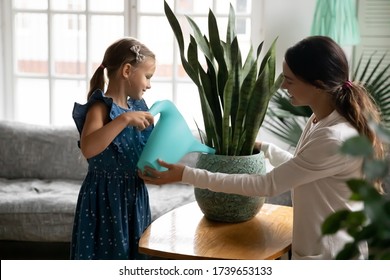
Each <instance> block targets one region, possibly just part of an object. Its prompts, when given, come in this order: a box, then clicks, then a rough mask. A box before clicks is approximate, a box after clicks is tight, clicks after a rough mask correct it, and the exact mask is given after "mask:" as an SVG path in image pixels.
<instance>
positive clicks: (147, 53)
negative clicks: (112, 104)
mask: <svg viewBox="0 0 390 280" xmlns="http://www.w3.org/2000/svg"><path fill="white" fill-rule="evenodd" d="M145 57H148V58H152V59H155V55H154V53H153V52H152V51H151V50H149V49H148V48H147V47H146V46H145V45H144V44H142V43H141V42H139V41H138V40H136V39H134V38H131V37H127V38H122V39H120V40H118V41H116V42H114V43H113V44H112V45H110V46H109V47H108V48H107V50H106V52H105V54H104V57H103V61H102V63H101V65H100V66H99V67H98V69H96V71H95V73H94V74H93V76H92V78H91V80H90V82H89V91H88V95H87V98H88V99H89V98H90V97H91V95H92V94H93V92H94V91H95V90H97V89H101V90H104V85H105V78H104V69H106V71H107V77H108V80H110V78H111V77H112V76H113V75H114V73H115V72H116V71H117V70H118V69H119V68H120V67H121V66H122V65H123V64H125V63H130V64H131V65H132V66H134V67H137V64H139V63H142V62H143V59H144V58H145Z"/></svg>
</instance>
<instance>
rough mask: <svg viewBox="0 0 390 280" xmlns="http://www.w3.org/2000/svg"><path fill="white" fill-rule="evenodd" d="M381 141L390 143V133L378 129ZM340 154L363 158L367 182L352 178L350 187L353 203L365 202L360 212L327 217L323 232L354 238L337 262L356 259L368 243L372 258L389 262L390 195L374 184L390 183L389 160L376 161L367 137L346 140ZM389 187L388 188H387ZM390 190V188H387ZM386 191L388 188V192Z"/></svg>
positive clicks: (342, 211)
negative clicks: (362, 246)
mask: <svg viewBox="0 0 390 280" xmlns="http://www.w3.org/2000/svg"><path fill="white" fill-rule="evenodd" d="M376 131H377V132H378V135H380V137H381V139H382V141H383V142H384V143H385V144H386V145H387V146H388V145H389V144H390V130H388V129H386V128H384V127H381V126H376ZM341 151H342V152H343V153H345V154H347V155H350V156H357V157H362V158H363V159H364V164H363V172H364V175H365V178H364V179H350V180H348V181H347V185H348V187H349V188H350V189H351V191H352V196H351V199H352V200H357V201H361V202H363V203H364V208H363V209H362V210H361V211H351V210H349V209H341V210H339V211H337V212H335V213H333V214H331V215H330V216H328V217H327V218H326V219H325V221H324V223H323V224H322V233H323V234H324V235H331V234H334V233H336V232H338V231H339V230H344V231H345V232H347V233H348V234H349V235H350V236H351V242H349V243H347V244H346V245H345V246H344V248H343V249H342V250H341V251H340V252H339V253H338V254H337V256H336V259H353V258H354V257H356V254H357V252H358V246H359V244H360V243H361V242H362V241H366V242H367V243H368V248H369V259H382V260H389V259H390V196H389V194H388V193H385V194H380V193H379V192H378V191H377V190H376V189H375V188H374V184H375V182H377V180H382V181H383V182H384V184H388V183H389V182H388V180H389V166H390V162H389V158H388V157H387V158H385V159H375V158H374V155H373V154H374V153H373V148H372V145H371V143H370V141H369V140H368V139H367V138H365V137H364V136H356V137H353V138H351V139H349V140H347V141H346V142H345V143H344V144H343V146H342V149H341ZM385 188H386V186H385ZM387 189H388V190H387V191H389V186H387ZM385 191H386V189H385Z"/></svg>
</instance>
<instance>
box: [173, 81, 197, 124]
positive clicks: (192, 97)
mask: <svg viewBox="0 0 390 280" xmlns="http://www.w3.org/2000/svg"><path fill="white" fill-rule="evenodd" d="M176 106H177V108H178V109H179V111H180V113H181V114H182V115H183V117H184V119H185V120H186V122H187V124H188V126H189V127H190V129H196V124H198V126H199V128H200V129H203V128H204V124H203V117H202V110H201V107H200V100H199V94H198V89H197V87H196V86H195V84H194V83H192V82H190V83H178V85H177V96H176ZM195 122H196V123H195Z"/></svg>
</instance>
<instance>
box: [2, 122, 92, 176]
mask: <svg viewBox="0 0 390 280" xmlns="http://www.w3.org/2000/svg"><path fill="white" fill-rule="evenodd" d="M78 139H79V135H78V132H77V129H76V127H75V126H69V127H63V126H61V127H55V126H40V125H31V124H25V123H19V122H11V121H1V122H0V177H3V178H8V179H15V178H38V179H70V180H81V179H83V178H84V176H85V174H86V171H87V162H86V160H85V159H84V158H83V157H82V154H81V151H80V149H79V148H78V146H77V141H78Z"/></svg>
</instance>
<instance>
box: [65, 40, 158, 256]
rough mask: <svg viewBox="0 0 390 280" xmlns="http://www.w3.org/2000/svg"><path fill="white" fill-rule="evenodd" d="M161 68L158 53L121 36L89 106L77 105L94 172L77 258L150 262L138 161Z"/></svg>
mask: <svg viewBox="0 0 390 280" xmlns="http://www.w3.org/2000/svg"><path fill="white" fill-rule="evenodd" d="M155 68H156V65H155V55H154V54H153V53H152V52H151V51H150V50H149V49H148V48H147V47H146V46H144V45H143V44H141V43H140V42H138V41H137V40H135V39H133V38H124V39H121V40H119V41H117V42H115V43H113V44H112V45H111V46H109V47H108V49H107V50H106V52H105V54H104V58H103V61H102V63H101V65H100V67H99V68H98V69H97V70H96V71H95V74H94V75H93V77H92V79H91V81H90V90H89V93H88V102H87V103H86V104H85V105H80V104H77V103H76V104H75V106H74V110H73V118H74V121H75V123H76V126H77V129H78V131H79V132H80V142H79V146H80V148H81V152H82V153H83V155H84V157H85V158H86V159H87V160H88V165H89V167H88V173H87V176H86V178H85V180H84V182H83V184H82V186H81V190H80V194H79V198H78V202H77V208H76V214H75V222H74V228H73V238H72V247H71V258H72V259H139V258H144V256H142V255H140V254H139V253H138V241H139V238H140V236H141V234H142V233H143V231H144V230H145V229H146V227H147V226H148V225H149V224H150V222H151V216H150V208H149V197H148V192H147V189H146V187H145V184H144V182H143V181H142V179H140V178H139V177H138V176H137V167H136V164H137V161H138V158H139V156H140V154H141V151H142V149H143V147H144V145H145V143H146V141H147V139H148V137H149V135H150V133H151V130H152V128H153V125H152V124H153V116H152V115H151V114H150V113H148V112H147V110H148V107H147V105H146V103H145V101H144V99H143V98H142V96H143V94H144V93H145V91H146V90H148V89H149V88H150V79H151V77H152V76H153V73H154V71H155ZM104 71H106V73H107V77H108V81H109V82H108V86H107V91H106V92H105V93H104V92H103V89H104V85H105V80H104Z"/></svg>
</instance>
